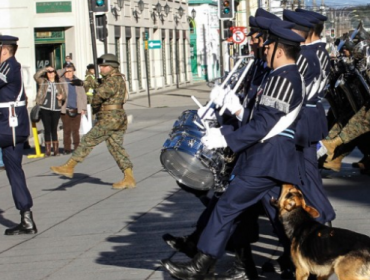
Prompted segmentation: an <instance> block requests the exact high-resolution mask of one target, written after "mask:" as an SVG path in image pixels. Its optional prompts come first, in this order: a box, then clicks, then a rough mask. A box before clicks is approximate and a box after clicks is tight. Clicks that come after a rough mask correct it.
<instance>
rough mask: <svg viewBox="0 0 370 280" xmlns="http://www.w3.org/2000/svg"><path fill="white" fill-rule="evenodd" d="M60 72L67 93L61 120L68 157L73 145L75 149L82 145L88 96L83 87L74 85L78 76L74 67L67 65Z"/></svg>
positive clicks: (65, 150)
mask: <svg viewBox="0 0 370 280" xmlns="http://www.w3.org/2000/svg"><path fill="white" fill-rule="evenodd" d="M58 72H59V74H60V80H61V81H62V82H63V87H64V91H65V92H66V102H65V103H64V104H63V106H62V111H61V119H62V122H63V145H64V152H63V154H65V155H68V154H70V153H71V152H72V144H73V148H74V149H76V148H77V147H78V145H79V144H80V124H81V115H85V113H86V109H87V95H86V93H85V89H84V87H83V86H81V85H77V84H74V80H75V79H76V76H75V74H74V73H75V67H74V66H73V65H67V66H66V67H65V68H64V69H62V70H58ZM71 140H72V142H71Z"/></svg>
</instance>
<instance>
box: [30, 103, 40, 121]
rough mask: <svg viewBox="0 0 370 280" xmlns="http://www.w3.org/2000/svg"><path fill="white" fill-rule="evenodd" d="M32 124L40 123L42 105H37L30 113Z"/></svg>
mask: <svg viewBox="0 0 370 280" xmlns="http://www.w3.org/2000/svg"><path fill="white" fill-rule="evenodd" d="M30 119H31V122H34V123H37V122H39V121H40V105H39V104H36V105H35V106H33V108H32V109H31V112H30Z"/></svg>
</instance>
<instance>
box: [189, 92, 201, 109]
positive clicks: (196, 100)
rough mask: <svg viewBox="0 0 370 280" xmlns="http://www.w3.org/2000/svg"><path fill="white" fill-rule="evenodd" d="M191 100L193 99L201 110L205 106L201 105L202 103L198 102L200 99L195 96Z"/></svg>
mask: <svg viewBox="0 0 370 280" xmlns="http://www.w3.org/2000/svg"><path fill="white" fill-rule="evenodd" d="M191 99H193V101H194V102H195V104H197V105H198V107H199V108H202V107H203V105H202V104H200V102H199V101H198V99H197V98H196V97H195V96H194V95H192V96H191Z"/></svg>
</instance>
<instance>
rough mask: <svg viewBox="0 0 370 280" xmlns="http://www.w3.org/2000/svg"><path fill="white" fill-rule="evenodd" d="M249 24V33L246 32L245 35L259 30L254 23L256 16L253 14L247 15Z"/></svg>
mask: <svg viewBox="0 0 370 280" xmlns="http://www.w3.org/2000/svg"><path fill="white" fill-rule="evenodd" d="M249 26H250V30H249V33H248V34H247V36H251V35H253V34H254V33H258V32H260V29H259V27H258V25H257V23H256V18H255V17H254V16H250V17H249Z"/></svg>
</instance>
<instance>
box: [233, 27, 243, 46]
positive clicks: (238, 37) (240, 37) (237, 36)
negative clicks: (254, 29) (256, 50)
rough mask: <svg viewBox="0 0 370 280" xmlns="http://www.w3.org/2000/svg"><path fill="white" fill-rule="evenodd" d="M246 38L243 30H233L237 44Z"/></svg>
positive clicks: (234, 40)
mask: <svg viewBox="0 0 370 280" xmlns="http://www.w3.org/2000/svg"><path fill="white" fill-rule="evenodd" d="M244 40H245V34H244V32H243V31H240V30H235V31H234V32H233V42H234V43H235V44H241V43H243V41H244Z"/></svg>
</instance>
